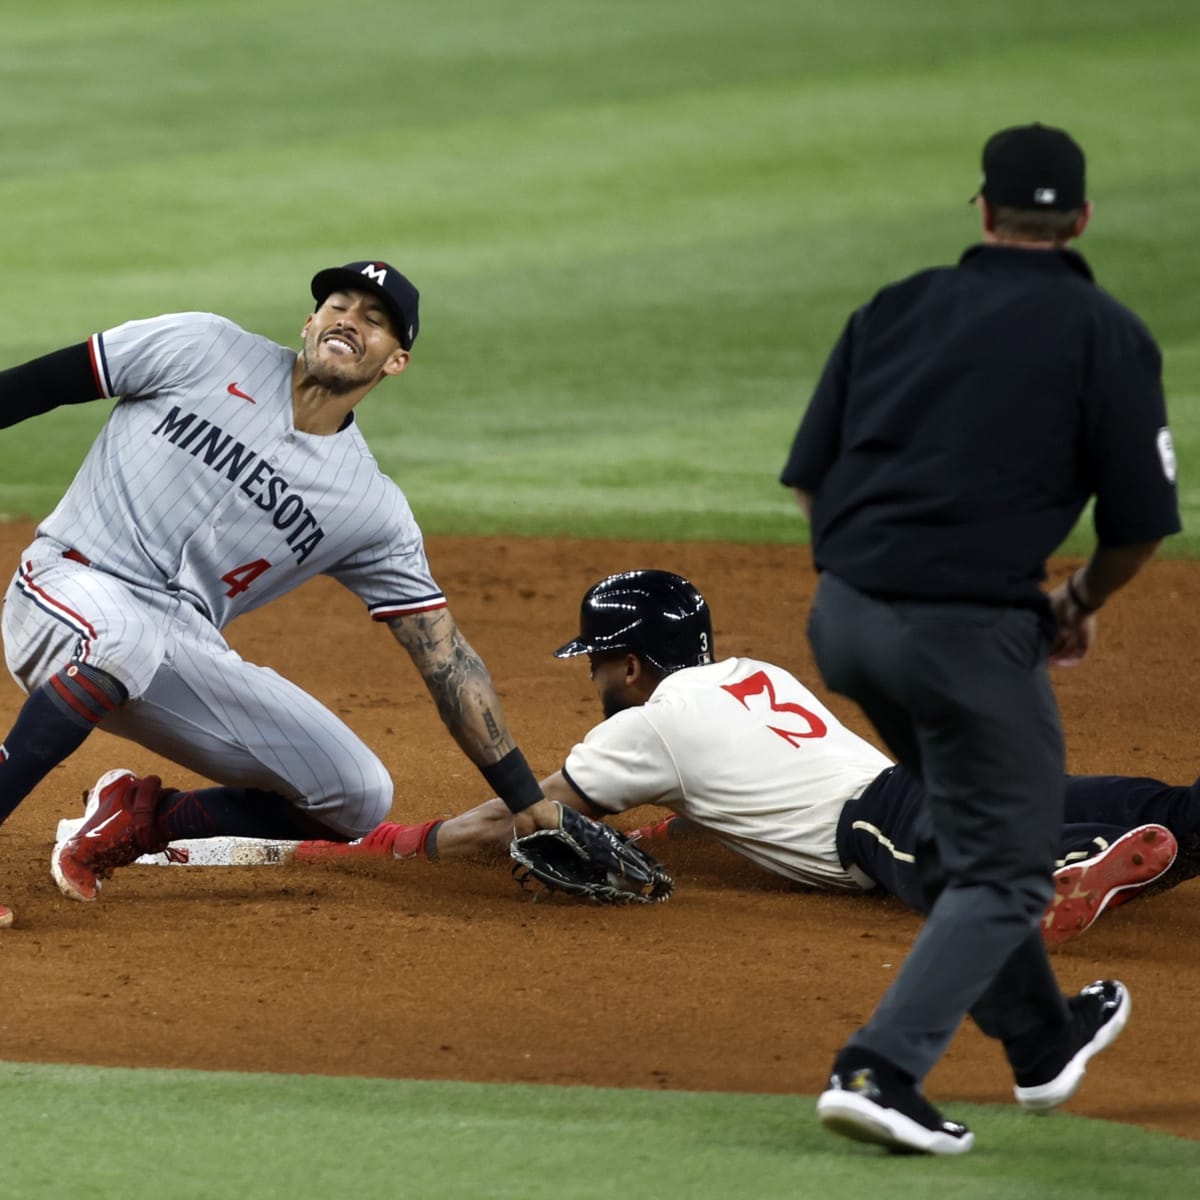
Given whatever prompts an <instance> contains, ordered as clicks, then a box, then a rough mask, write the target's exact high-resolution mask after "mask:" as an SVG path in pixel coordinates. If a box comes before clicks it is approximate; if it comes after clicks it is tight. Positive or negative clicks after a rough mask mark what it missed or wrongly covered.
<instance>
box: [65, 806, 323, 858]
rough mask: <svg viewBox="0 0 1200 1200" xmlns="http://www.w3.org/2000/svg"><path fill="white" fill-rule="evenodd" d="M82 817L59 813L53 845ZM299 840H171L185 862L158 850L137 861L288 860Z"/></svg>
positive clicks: (144, 855)
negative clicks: (60, 816) (171, 857)
mask: <svg viewBox="0 0 1200 1200" xmlns="http://www.w3.org/2000/svg"><path fill="white" fill-rule="evenodd" d="M83 822H84V818H83V817H75V818H71V817H63V819H62V820H61V821H59V823H58V830H57V832H56V833H55V837H54V842H55V845H56V846H57V845H59V844H60V843H62V842H65V841H66V840H67V839H68V838H69V837H72V836H73V835H74V834H75V832H76V831H77V830H78V829H79V827H80V826H81V825H82V824H83ZM299 844H300V843H299V842H284V841H270V840H267V839H264V838H239V837H215V838H200V839H196V840H192V841H181V842H172V843H171V846H172V848H173V849H176V850H186V851H187V862H186V863H178V862H172V861H171V859H170V858H168V857H167V853H166V851H165V850H164V851H163V852H162V853H161V854H143V855H142V856H141V858H139V859H137V862H139V863H141V864H143V865H145V866H151V867H174V866H188V867H265V866H277V865H279V864H281V863H289V862H291V860H292V854H293V852H294V851H295V849H296V847H297V846H298V845H299Z"/></svg>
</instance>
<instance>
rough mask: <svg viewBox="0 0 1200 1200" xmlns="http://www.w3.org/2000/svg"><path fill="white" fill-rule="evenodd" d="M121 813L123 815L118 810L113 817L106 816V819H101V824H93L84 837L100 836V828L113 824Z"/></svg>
mask: <svg viewBox="0 0 1200 1200" xmlns="http://www.w3.org/2000/svg"><path fill="white" fill-rule="evenodd" d="M120 815H121V813H120V812H119V811H118V812H115V813H113V815H112V816H111V817H105V818H104V820H103V821H101V822H100V824H99V825H95V826H93V827H92V828H91V829H89V830H88V831H87V833H85V834H84V835H83V836H84V837H99V836H100V830H102V829H103V828H104V827H105V825H111V824H112V823H113V822H114V821H115V820H116V819H117V818H118V817H119V816H120Z"/></svg>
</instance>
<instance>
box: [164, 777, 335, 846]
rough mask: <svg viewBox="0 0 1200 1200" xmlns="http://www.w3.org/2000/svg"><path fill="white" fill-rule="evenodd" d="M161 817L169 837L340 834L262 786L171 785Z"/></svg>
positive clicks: (286, 838) (281, 837)
mask: <svg viewBox="0 0 1200 1200" xmlns="http://www.w3.org/2000/svg"><path fill="white" fill-rule="evenodd" d="M155 820H156V823H157V825H158V828H159V830H160V831H161V833H162V834H163V836H164V837H166V839H167V840H168V841H172V842H178V841H183V840H184V839H186V838H211V837H222V836H225V837H245V838H270V839H278V840H280V841H304V840H305V839H306V838H336V837H337V833H336V832H335V831H334V830H332V829H330V828H329V827H328V826H327V825H323V824H321V822H320V821H318V820H317V819H316V818H315V817H312V816H310V815H309V814H308V813H306V812H305V811H304V810H303V809H301V808H298V807H297V806H296V805H295V804H293V803H292V802H291V801H290V800H289V799H287V797H286V796H281V795H279V793H278V792H265V791H261V790H260V789H258V788H232V787H210V788H200V789H197V790H196V791H191V792H181V791H175V790H165V791H164V792H163V795H162V797H161V798H160V799H159V802H158V813H157V814H156V817H155Z"/></svg>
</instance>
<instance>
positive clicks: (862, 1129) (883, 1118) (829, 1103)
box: [817, 1088, 975, 1154]
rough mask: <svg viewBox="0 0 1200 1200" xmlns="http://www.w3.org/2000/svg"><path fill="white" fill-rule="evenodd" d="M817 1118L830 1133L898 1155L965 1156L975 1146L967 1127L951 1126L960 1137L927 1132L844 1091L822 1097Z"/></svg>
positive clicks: (832, 1091) (832, 1090)
mask: <svg viewBox="0 0 1200 1200" xmlns="http://www.w3.org/2000/svg"><path fill="white" fill-rule="evenodd" d="M817 1117H818V1118H819V1119H820V1122H821V1124H822V1125H823V1126H824V1127H825V1128H826V1129H828V1130H829V1132H830V1133H836V1134H839V1135H840V1136H842V1137H846V1138H851V1139H852V1140H853V1141H856V1142H870V1143H871V1144H872V1145H875V1146H883V1147H884V1148H885V1149H887V1150H891V1151H893V1152H894V1153H898V1154H965V1153H966V1152H967V1151H968V1150H970V1148H971V1147H972V1146H973V1145H974V1144H975V1135H974V1134H973V1133H972V1132H971V1131H970V1130H969V1129H965V1128H963V1126H957V1127H955V1126H951V1128H957V1129H959V1130H961V1132H960V1133H949V1132H946V1131H945V1130H942V1129H927V1128H926V1127H925V1126H924V1125H921V1124H920V1123H918V1122H917V1121H914V1120H913V1119H912V1118H911V1117H906V1116H905V1115H904V1114H903V1113H902V1112H899V1111H897V1110H896V1109H894V1108H886V1107H884V1106H883V1105H881V1104H876V1103H875V1102H874V1101H873V1100H869V1099H867V1097H866V1096H862V1095H859V1094H858V1093H857V1092H848V1091H845V1090H843V1089H841V1088H830V1089H829V1091H827V1092H822V1093H821V1095H820V1097H819V1098H818V1100H817Z"/></svg>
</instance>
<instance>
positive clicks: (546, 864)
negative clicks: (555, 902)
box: [509, 804, 675, 904]
mask: <svg viewBox="0 0 1200 1200" xmlns="http://www.w3.org/2000/svg"><path fill="white" fill-rule="evenodd" d="M559 811H560V816H559V822H558V828H557V829H538V830H535V831H534V832H533V833H527V834H525V836H524V837H515V838H513V841H512V845H511V846H510V847H509V854H510V855H511V856H512V858H513V868H512V873H513V878H514V879H515V880H516V881H517V882H518V883H519V884H520V885H521V886H522V887H523V888H524V887H528V886H529V885H530V883H531V881H533V882H538V883H542V884H544V885H545V886H546V888H547V889H549V891H551V892H569V893H570V894H571V895H573V896H583V897H586V898H587V899H588V900H593V901H595V902H596V903H599V904H653V903H659V902H661V901H663V900H667V899H669V898H670V895H671V892H672V890H673V889H674V887H675V882H674V880H673V879H672V878H671V877H670V875H668V874H667V873H666V871H664V870H663V868H662V865H661V864H660V863H659V862H657V861H656V860H655V859H653V858H651V856H650V855H649V854H647V853H646V852H645V851H644V850H640V849H638V847H637V846H635V845H634V844H633V843H632V842H631V841H630V840H629V839H628V838H627V837H626V836H625V835H624V834H623V833H618V832H617V831H616V830H615V829H610V828H609V827H608V826H607V825H605V824H603V822H600V821H593V820H592V819H591V818H590V817H585V816H584V815H583V813H581V812H576V811H575V809H573V808H567V807H566V806H565V805H561V804H560V805H559Z"/></svg>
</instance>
